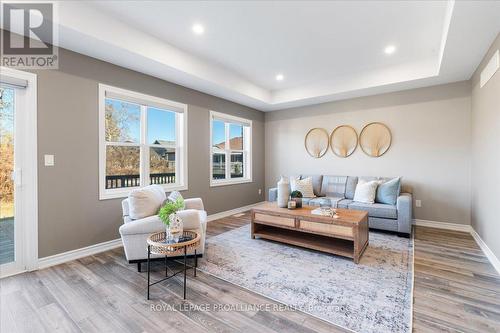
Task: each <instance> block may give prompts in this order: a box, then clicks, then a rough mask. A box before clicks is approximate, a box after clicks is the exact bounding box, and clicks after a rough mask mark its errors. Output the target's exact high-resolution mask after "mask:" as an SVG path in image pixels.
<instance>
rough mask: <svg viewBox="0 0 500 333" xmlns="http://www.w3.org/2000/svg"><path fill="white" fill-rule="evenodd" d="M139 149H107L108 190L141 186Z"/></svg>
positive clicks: (120, 147)
mask: <svg viewBox="0 0 500 333" xmlns="http://www.w3.org/2000/svg"><path fill="white" fill-rule="evenodd" d="M139 165H140V149H139V147H124V146H107V147H106V188H107V189H108V188H122V187H134V186H140V172H139Z"/></svg>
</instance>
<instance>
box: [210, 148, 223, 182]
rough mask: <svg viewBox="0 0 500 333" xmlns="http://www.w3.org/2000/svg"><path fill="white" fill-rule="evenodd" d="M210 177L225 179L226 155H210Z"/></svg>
mask: <svg viewBox="0 0 500 333" xmlns="http://www.w3.org/2000/svg"><path fill="white" fill-rule="evenodd" d="M212 177H213V179H226V155H225V154H223V153H222V154H221V153H213V154H212Z"/></svg>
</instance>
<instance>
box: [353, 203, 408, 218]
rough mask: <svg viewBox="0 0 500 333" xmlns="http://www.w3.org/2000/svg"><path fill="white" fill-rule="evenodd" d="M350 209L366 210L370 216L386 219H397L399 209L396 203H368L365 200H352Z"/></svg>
mask: <svg viewBox="0 0 500 333" xmlns="http://www.w3.org/2000/svg"><path fill="white" fill-rule="evenodd" d="M348 207H349V209H356V210H364V211H365V212H368V216H371V217H380V218H386V219H397V218H398V210H397V208H396V206H395V205H386V204H380V203H374V204H368V203H363V202H352V203H351V204H349V206H348Z"/></svg>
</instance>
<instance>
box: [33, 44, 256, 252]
mask: <svg viewBox="0 0 500 333" xmlns="http://www.w3.org/2000/svg"><path fill="white" fill-rule="evenodd" d="M59 56H60V58H59V65H60V69H59V70H57V71H52V70H39V71H36V73H37V74H38V168H39V170H38V176H39V181H38V188H39V196H38V198H39V217H38V218H39V221H38V225H39V226H38V230H39V236H38V237H39V257H45V256H50V255H53V254H57V253H61V252H65V251H69V250H73V249H78V248H82V247H85V246H89V245H92V244H97V243H100V242H105V241H109V240H112V239H116V238H118V237H119V234H118V227H119V226H120V225H121V224H122V220H121V205H120V202H121V199H114V200H104V201H99V186H98V176H99V167H98V149H99V146H98V83H105V84H110V85H113V86H117V87H120V88H124V89H130V90H133V91H137V92H141V93H145V94H150V95H154V96H158V97H163V98H167V99H171V100H174V101H177V102H181V103H186V104H188V105H189V108H188V115H189V116H188V149H189V157H188V160H189V161H188V167H189V171H188V173H189V175H188V177H189V184H188V185H189V189H188V191H184V192H183V195H184V196H185V197H201V198H203V201H204V203H205V207H206V209H207V210H208V213H209V214H212V213H216V212H220V211H225V210H230V209H234V208H237V207H241V206H245V205H249V204H252V203H256V202H259V201H262V200H264V195H263V194H262V195H259V194H258V190H259V188H261V189H262V190H264V114H263V113H262V112H260V111H256V110H253V109H250V108H248V107H245V106H242V105H239V104H236V103H232V102H229V101H226V100H223V99H220V98H216V97H213V96H210V95H207V94H203V93H200V92H197V91H194V90H191V89H188V88H185V87H182V86H179V85H175V84H172V83H169V82H165V81H163V80H159V79H156V78H153V77H151V76H147V75H144V74H140V73H137V72H134V71H131V70H127V69H124V68H121V67H118V66H114V65H112V64H109V63H106V62H103V61H99V60H96V59H94V58H90V57H87V56H83V55H80V54H77V53H74V52H70V51H67V50H63V49H60V51H59ZM210 109H212V110H216V111H219V112H223V113H228V114H232V115H236V116H241V117H245V118H248V119H252V120H253V142H252V145H253V182H252V183H248V184H241V185H230V186H221V187H216V188H211V187H210V186H209V150H208V145H209V144H208V142H209V141H208V140H209V110H210ZM44 154H54V155H55V166H54V167H45V166H44V165H43V155H44ZM263 192H264V191H263Z"/></svg>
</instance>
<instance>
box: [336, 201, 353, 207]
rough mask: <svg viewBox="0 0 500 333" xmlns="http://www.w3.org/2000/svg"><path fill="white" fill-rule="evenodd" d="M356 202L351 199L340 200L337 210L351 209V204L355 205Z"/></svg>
mask: <svg viewBox="0 0 500 333" xmlns="http://www.w3.org/2000/svg"><path fill="white" fill-rule="evenodd" d="M353 202H354V201H352V200H351V199H343V200H340V201H339V202H338V203H337V206H338V207H337V208H343V209H348V208H349V205H350V204H351V203H353Z"/></svg>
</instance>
